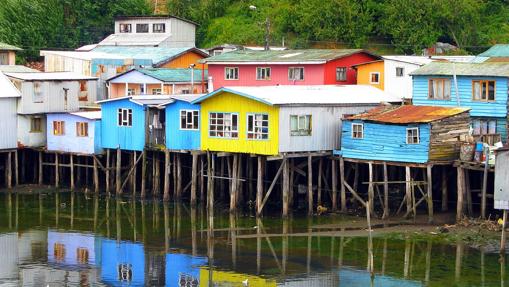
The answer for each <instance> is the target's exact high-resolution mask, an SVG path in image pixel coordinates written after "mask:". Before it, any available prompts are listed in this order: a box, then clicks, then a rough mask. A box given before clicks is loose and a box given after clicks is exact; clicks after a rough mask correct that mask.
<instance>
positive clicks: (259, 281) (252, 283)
mask: <svg viewBox="0 0 509 287" xmlns="http://www.w3.org/2000/svg"><path fill="white" fill-rule="evenodd" d="M210 281H212V283H213V284H212V285H211V284H210V283H211V282H210ZM243 282H244V283H246V282H247V284H248V286H249V287H263V286H267V287H276V286H277V284H276V280H274V279H265V278H262V277H258V276H254V275H247V274H240V273H235V272H227V271H219V270H212V272H210V270H209V269H207V268H204V267H203V268H201V269H200V285H199V286H200V287H208V286H225V287H226V286H245V285H243Z"/></svg>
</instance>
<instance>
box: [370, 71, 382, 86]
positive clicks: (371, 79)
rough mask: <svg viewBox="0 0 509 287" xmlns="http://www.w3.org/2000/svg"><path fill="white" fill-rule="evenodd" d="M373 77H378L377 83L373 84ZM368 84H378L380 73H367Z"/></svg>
mask: <svg viewBox="0 0 509 287" xmlns="http://www.w3.org/2000/svg"><path fill="white" fill-rule="evenodd" d="M373 75H378V81H377V82H373ZM369 83H370V84H373V85H378V84H380V72H370V73H369Z"/></svg>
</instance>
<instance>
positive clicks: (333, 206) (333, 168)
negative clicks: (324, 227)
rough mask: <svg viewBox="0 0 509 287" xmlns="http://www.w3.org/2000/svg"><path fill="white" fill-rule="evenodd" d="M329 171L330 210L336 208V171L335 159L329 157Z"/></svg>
mask: <svg viewBox="0 0 509 287" xmlns="http://www.w3.org/2000/svg"><path fill="white" fill-rule="evenodd" d="M330 162H331V173H332V176H331V177H332V210H333V211H336V210H337V209H338V189H337V185H338V184H337V181H338V178H337V176H338V175H337V173H336V164H337V163H336V160H334V159H331V161H330Z"/></svg>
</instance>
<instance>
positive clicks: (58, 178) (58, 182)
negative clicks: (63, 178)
mask: <svg viewBox="0 0 509 287" xmlns="http://www.w3.org/2000/svg"><path fill="white" fill-rule="evenodd" d="M58 158H59V155H58V153H55V187H56V188H59V187H60V168H59V167H60V166H59V163H58Z"/></svg>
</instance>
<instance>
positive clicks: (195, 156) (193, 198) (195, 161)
mask: <svg viewBox="0 0 509 287" xmlns="http://www.w3.org/2000/svg"><path fill="white" fill-rule="evenodd" d="M192 157H193V159H192V160H193V162H192V166H191V206H193V207H194V206H196V189H197V185H198V182H197V175H196V173H197V172H198V154H196V153H192Z"/></svg>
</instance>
